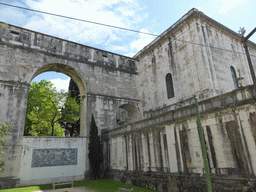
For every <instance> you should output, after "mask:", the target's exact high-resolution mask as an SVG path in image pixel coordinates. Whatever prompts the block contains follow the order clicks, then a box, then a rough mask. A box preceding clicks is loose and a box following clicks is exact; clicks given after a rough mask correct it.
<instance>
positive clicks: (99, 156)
mask: <svg viewBox="0 0 256 192" xmlns="http://www.w3.org/2000/svg"><path fill="white" fill-rule="evenodd" d="M88 149H89V154H88V156H89V163H90V173H91V176H92V178H93V179H99V178H100V171H101V170H100V167H101V165H102V162H103V149H102V143H101V140H100V136H99V134H98V127H97V125H96V123H95V119H94V116H93V114H92V119H91V125H90V135H89V146H88Z"/></svg>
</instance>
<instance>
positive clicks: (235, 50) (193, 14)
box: [134, 10, 256, 117]
mask: <svg viewBox="0 0 256 192" xmlns="http://www.w3.org/2000/svg"><path fill="white" fill-rule="evenodd" d="M248 46H249V47H250V52H251V54H252V55H255V53H256V45H255V44H253V43H251V42H249V43H248ZM134 58H135V59H138V61H139V65H138V71H139V75H138V76H136V79H137V82H138V83H137V86H138V90H140V92H139V94H140V97H141V99H142V102H141V113H143V116H144V117H150V116H152V115H154V113H158V111H159V110H162V109H163V108H166V106H170V105H173V104H176V103H178V102H180V104H181V105H183V103H184V102H187V100H188V99H190V98H191V97H193V95H194V94H197V95H199V100H202V99H206V98H210V97H213V96H216V95H220V94H224V93H227V92H229V91H231V90H234V89H235V87H234V83H233V79H232V75H231V70H230V67H231V66H233V67H234V69H235V70H237V69H241V76H242V77H244V86H246V85H249V84H252V80H251V74H250V71H249V67H248V64H247V59H246V56H245V54H244V48H243V46H242V44H241V37H240V36H239V35H238V34H237V33H235V32H233V31H231V30H230V29H228V28H226V27H225V26H223V25H221V24H220V23H217V22H216V21H214V20H212V19H211V18H209V17H207V16H206V15H204V14H203V13H201V12H199V11H197V10H191V11H190V12H189V13H188V14H187V15H185V16H183V17H182V18H181V19H180V20H179V21H178V22H176V23H175V24H174V25H173V26H171V27H170V28H169V29H168V30H166V31H165V32H164V33H163V34H161V35H160V37H158V38H156V40H154V41H153V42H152V43H150V44H149V45H148V46H146V47H145V48H144V49H143V50H141V51H140V52H139V53H137V55H135V56H134ZM252 59H253V61H256V60H255V56H254V57H253V56H252ZM255 68H256V67H255ZM168 73H171V74H172V78H173V87H174V97H172V98H170V99H168V97H167V89H166V80H165V77H166V75H167V74H168ZM236 73H237V77H238V76H239V74H238V72H236Z"/></svg>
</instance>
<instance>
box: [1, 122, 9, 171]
mask: <svg viewBox="0 0 256 192" xmlns="http://www.w3.org/2000/svg"><path fill="white" fill-rule="evenodd" d="M10 128H11V127H10V125H9V124H6V123H1V122H0V172H1V171H2V170H3V168H2V167H3V166H4V162H3V160H2V156H3V154H4V151H3V144H4V143H5V142H6V141H7V139H6V138H5V136H6V135H8V134H9V132H8V129H10Z"/></svg>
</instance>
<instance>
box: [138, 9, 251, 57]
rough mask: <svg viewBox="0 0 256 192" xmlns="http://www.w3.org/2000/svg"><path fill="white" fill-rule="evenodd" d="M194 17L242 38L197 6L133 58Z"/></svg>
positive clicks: (148, 49) (151, 47)
mask: <svg viewBox="0 0 256 192" xmlns="http://www.w3.org/2000/svg"><path fill="white" fill-rule="evenodd" d="M194 17H199V18H203V19H205V20H207V21H209V22H210V23H212V24H213V25H215V26H217V27H219V28H221V29H222V30H224V31H226V32H227V33H229V34H231V35H233V36H235V37H236V38H237V39H241V35H240V34H238V33H236V32H235V31H233V30H231V29H229V28H228V27H226V26H224V25H222V24H221V23H219V22H217V21H215V20H214V19H212V18H210V17H208V16H207V15H205V14H204V13H203V12H201V11H199V10H197V9H196V8H192V9H191V10H190V11H189V12H188V13H186V14H185V15H183V16H182V17H181V18H180V19H179V20H178V21H176V22H175V23H174V24H173V25H172V26H171V27H169V28H168V29H167V30H165V31H164V32H163V33H162V34H161V35H159V36H158V37H157V38H155V39H154V40H153V41H152V42H151V43H149V44H148V45H146V46H145V47H144V48H143V49H141V50H140V51H139V52H138V53H137V54H135V55H134V56H133V59H135V60H138V57H139V56H140V55H141V54H143V53H144V52H147V51H150V50H151V49H153V47H154V46H156V44H158V43H159V41H162V40H163V39H164V38H166V36H168V35H169V34H171V33H172V32H174V31H175V30H176V29H177V28H178V27H180V26H181V25H182V24H184V22H186V21H188V20H190V19H192V18H194ZM247 43H248V45H250V46H252V47H255V48H256V44H255V43H253V42H252V41H249V40H248V41H247Z"/></svg>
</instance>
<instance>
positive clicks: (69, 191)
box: [31, 187, 95, 192]
mask: <svg viewBox="0 0 256 192" xmlns="http://www.w3.org/2000/svg"><path fill="white" fill-rule="evenodd" d="M85 191H86V192H95V190H89V189H86V187H73V188H70V187H69V188H61V189H52V190H49V189H47V190H37V191H31V192H85Z"/></svg>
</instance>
